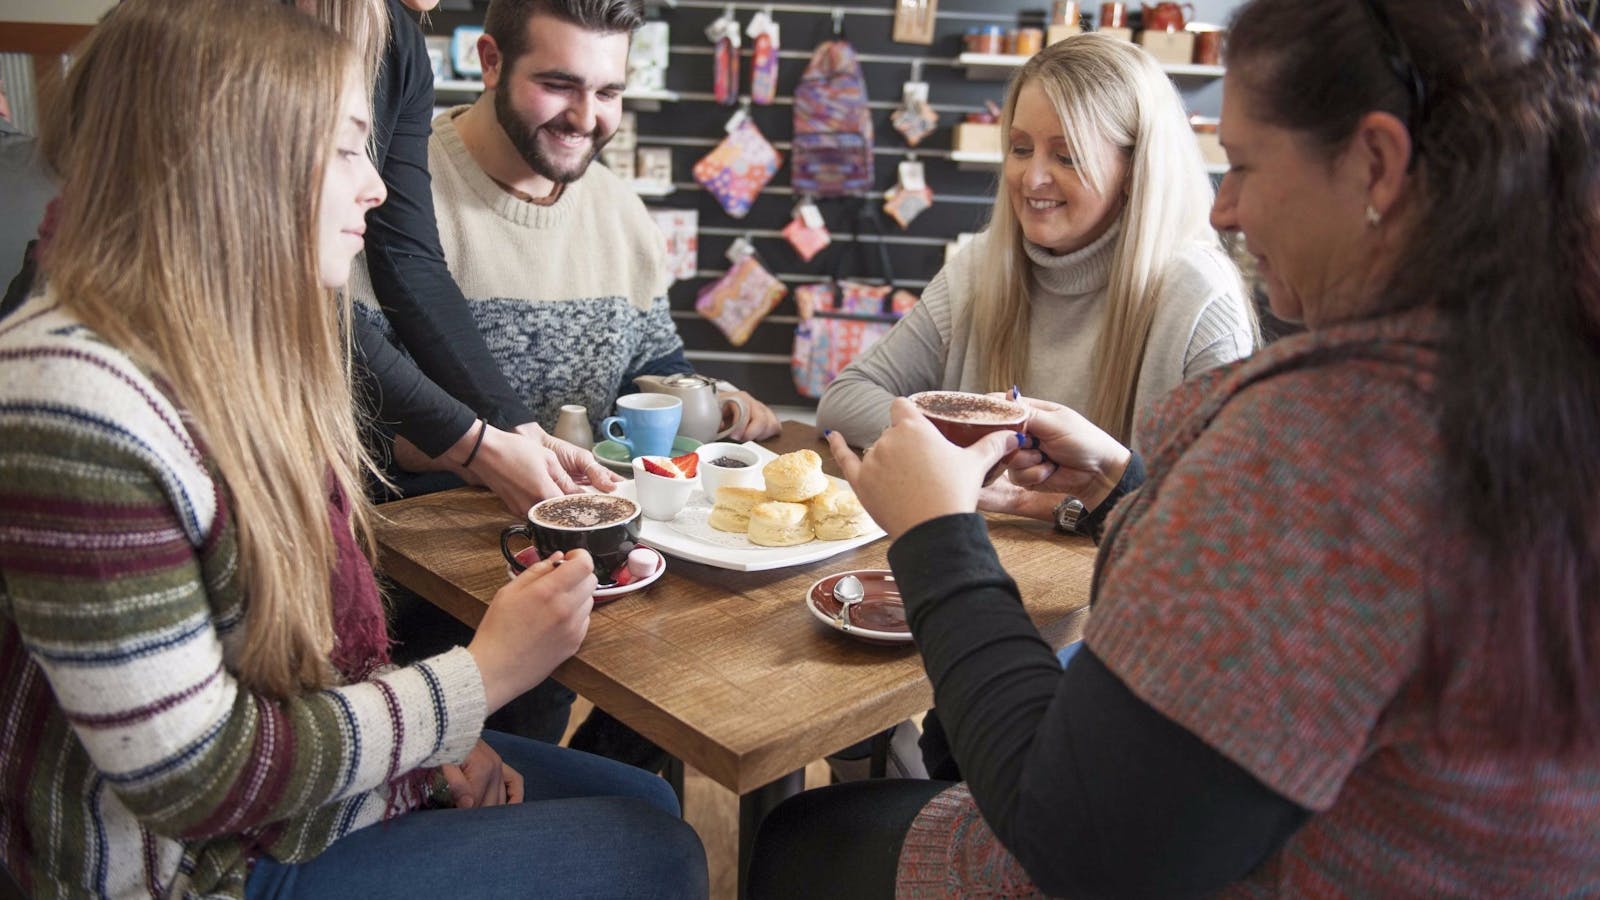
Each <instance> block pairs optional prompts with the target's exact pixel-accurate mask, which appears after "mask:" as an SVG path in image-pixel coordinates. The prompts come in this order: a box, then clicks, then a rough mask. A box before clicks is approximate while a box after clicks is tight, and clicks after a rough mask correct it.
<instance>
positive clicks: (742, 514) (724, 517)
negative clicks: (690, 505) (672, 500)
mask: <svg viewBox="0 0 1600 900" xmlns="http://www.w3.org/2000/svg"><path fill="white" fill-rule="evenodd" d="M711 499H712V505H711V516H710V517H709V518H707V519H706V524H707V525H710V526H711V527H712V528H715V529H716V530H718V531H731V532H733V533H734V534H744V533H745V532H746V531H749V530H750V510H751V509H752V508H753V507H754V506H755V505H756V504H757V503H763V502H765V501H766V499H767V495H766V494H765V493H764V492H762V491H759V490H757V489H756V488H749V487H737V486H735V485H728V484H725V485H723V486H722V487H719V488H717V495H716V496H715V497H713V498H711Z"/></svg>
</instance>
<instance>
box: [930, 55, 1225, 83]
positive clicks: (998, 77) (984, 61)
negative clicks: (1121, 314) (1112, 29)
mask: <svg viewBox="0 0 1600 900" xmlns="http://www.w3.org/2000/svg"><path fill="white" fill-rule="evenodd" d="M1027 61H1028V57H1026V56H1017V55H1015V54H1010V53H963V54H961V55H960V56H958V57H956V65H957V67H959V68H963V69H966V70H967V77H968V78H971V79H973V80H975V81H1004V80H1005V79H1007V78H1010V77H1011V73H1012V71H1013V70H1015V69H1016V68H1017V67H1018V66H1020V65H1022V64H1023V63H1025V62H1027ZM1161 70H1162V71H1163V72H1166V73H1167V74H1168V75H1170V76H1173V77H1176V78H1221V77H1222V75H1223V73H1224V72H1226V71H1227V69H1226V68H1224V67H1222V66H1202V65H1197V64H1194V63H1162V64H1161Z"/></svg>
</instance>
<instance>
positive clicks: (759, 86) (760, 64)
mask: <svg viewBox="0 0 1600 900" xmlns="http://www.w3.org/2000/svg"><path fill="white" fill-rule="evenodd" d="M745 34H748V35H749V36H750V39H751V41H753V43H752V44H751V51H750V99H751V100H752V101H753V102H754V103H756V104H757V105H759V106H767V105H769V104H771V103H772V101H773V100H775V99H777V96H778V23H777V22H774V21H772V17H771V16H769V15H767V13H766V11H765V10H763V11H761V12H758V13H756V14H755V16H754V17H753V18H751V20H750V25H749V27H748V28H746V29H745Z"/></svg>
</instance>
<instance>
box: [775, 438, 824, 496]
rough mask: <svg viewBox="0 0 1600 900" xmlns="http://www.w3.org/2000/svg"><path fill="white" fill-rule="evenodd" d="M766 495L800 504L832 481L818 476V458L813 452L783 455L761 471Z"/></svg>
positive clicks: (819, 459) (819, 463)
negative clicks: (764, 480)
mask: <svg viewBox="0 0 1600 900" xmlns="http://www.w3.org/2000/svg"><path fill="white" fill-rule="evenodd" d="M761 475H762V477H763V478H765V479H766V482H767V496H769V497H771V498H772V499H774V500H782V501H784V502H785V503H804V502H805V501H807V500H810V499H811V498H812V497H815V496H817V495H818V494H820V493H822V492H823V491H826V490H827V489H828V486H829V485H831V484H832V483H833V482H831V481H829V480H828V476H826V475H824V474H822V457H820V456H818V455H817V451H815V450H796V451H795V452H793V453H785V454H783V455H782V456H780V457H778V458H777V459H775V460H773V461H772V462H769V463H767V464H766V466H764V467H763V468H762V469H761Z"/></svg>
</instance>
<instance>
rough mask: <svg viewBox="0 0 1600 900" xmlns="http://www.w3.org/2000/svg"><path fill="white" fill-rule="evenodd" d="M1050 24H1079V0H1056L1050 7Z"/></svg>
mask: <svg viewBox="0 0 1600 900" xmlns="http://www.w3.org/2000/svg"><path fill="white" fill-rule="evenodd" d="M1050 24H1051V25H1076V24H1078V0H1055V3H1053V4H1052V5H1051V7H1050Z"/></svg>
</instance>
